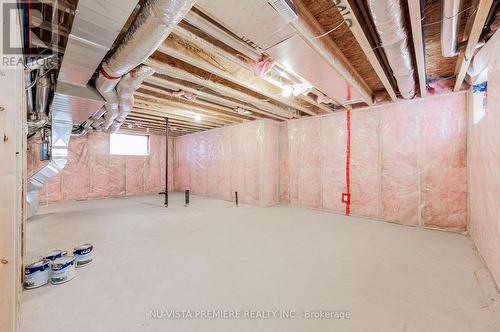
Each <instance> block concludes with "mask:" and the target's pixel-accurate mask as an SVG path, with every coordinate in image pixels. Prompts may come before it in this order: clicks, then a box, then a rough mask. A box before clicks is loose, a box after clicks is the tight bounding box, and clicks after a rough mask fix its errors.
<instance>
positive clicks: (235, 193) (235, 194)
mask: <svg viewBox="0 0 500 332" xmlns="http://www.w3.org/2000/svg"><path fill="white" fill-rule="evenodd" d="M234 197H235V202H236V206H238V192H237V191H235V192H234Z"/></svg>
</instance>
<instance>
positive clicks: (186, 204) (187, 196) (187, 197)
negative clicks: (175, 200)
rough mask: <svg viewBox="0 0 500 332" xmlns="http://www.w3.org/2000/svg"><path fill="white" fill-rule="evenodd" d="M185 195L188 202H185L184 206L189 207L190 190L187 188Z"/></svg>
mask: <svg viewBox="0 0 500 332" xmlns="http://www.w3.org/2000/svg"><path fill="white" fill-rule="evenodd" d="M184 197H185V200H186V203H185V204H184V206H186V207H187V206H188V205H189V190H186V192H185V193H184Z"/></svg>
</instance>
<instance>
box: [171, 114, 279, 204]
mask: <svg viewBox="0 0 500 332" xmlns="http://www.w3.org/2000/svg"><path fill="white" fill-rule="evenodd" d="M278 134H279V124H278V123H276V122H273V121H268V120H263V121H253V122H246V123H243V124H239V125H235V126H231V127H225V128H219V129H214V130H209V131H205V132H202V133H198V134H192V135H186V136H182V137H179V138H177V139H176V140H175V150H176V167H175V189H176V190H178V191H184V190H187V189H189V190H190V191H191V192H192V193H193V194H195V195H204V196H210V197H216V198H221V199H226V200H233V199H234V192H236V191H237V192H238V198H239V201H240V202H241V203H247V204H254V205H260V206H269V205H274V204H276V203H277V198H278V192H277V179H278V160H277V158H278Z"/></svg>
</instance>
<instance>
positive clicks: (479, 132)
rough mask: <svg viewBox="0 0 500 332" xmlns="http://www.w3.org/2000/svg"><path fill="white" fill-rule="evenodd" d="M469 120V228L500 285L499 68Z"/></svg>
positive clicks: (474, 105) (492, 76)
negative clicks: (486, 95) (486, 94)
mask: <svg viewBox="0 0 500 332" xmlns="http://www.w3.org/2000/svg"><path fill="white" fill-rule="evenodd" d="M474 97H475V98H477V99H479V100H476V101H477V103H471V106H472V107H471V114H470V121H469V125H470V128H469V134H470V141H469V150H470V151H469V167H470V170H469V182H470V183H469V195H470V197H469V204H470V205H469V208H470V218H469V228H470V233H471V236H472V239H473V240H474V242H475V243H476V246H477V248H478V250H479V253H480V254H481V255H482V257H483V258H484V260H485V261H486V264H487V265H488V267H489V269H490V271H491V273H492V274H493V277H494V278H495V280H496V283H497V285H500V179H499V178H500V70H498V69H496V70H491V71H490V72H488V97H487V103H488V106H487V109H486V113H485V114H484V116H482V117H481V113H482V96H481V95H480V94H475V96H474Z"/></svg>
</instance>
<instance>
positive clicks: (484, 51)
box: [467, 29, 500, 78]
mask: <svg viewBox="0 0 500 332" xmlns="http://www.w3.org/2000/svg"><path fill="white" fill-rule="evenodd" d="M499 60H500V29H499V30H497V31H496V32H495V34H494V35H493V36H492V37H491V38H490V39H489V40H488V42H487V43H486V44H485V45H484V46H483V48H481V50H480V51H479V52H478V53H477V54H476V56H474V58H473V59H472V64H471V66H470V67H469V70H468V71H467V74H469V75H470V76H471V77H473V78H474V77H476V76H478V75H479V74H481V73H482V72H483V71H484V70H486V69H487V68H488V67H495V68H499V67H500V61H499Z"/></svg>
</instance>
